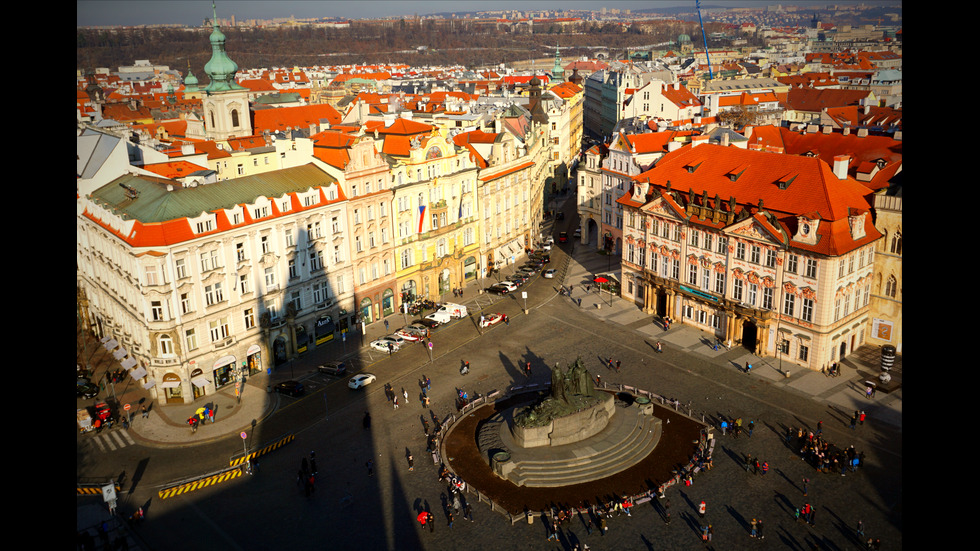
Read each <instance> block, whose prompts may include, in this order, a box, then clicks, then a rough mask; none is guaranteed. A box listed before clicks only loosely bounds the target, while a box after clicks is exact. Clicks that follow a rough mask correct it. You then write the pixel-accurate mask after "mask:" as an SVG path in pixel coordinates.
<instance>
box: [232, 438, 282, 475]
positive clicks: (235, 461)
mask: <svg viewBox="0 0 980 551" xmlns="http://www.w3.org/2000/svg"><path fill="white" fill-rule="evenodd" d="M295 438H296V435H295V434H287V435H286V436H283V437H282V438H280V439H278V440H276V441H274V442H272V443H271V444H267V445H265V446H262V447H261V448H259V449H257V450H255V451H254V452H251V453H249V454H248V455H242V456H241V457H232V458H231V462H230V463H231V465H230V466H232V467H237V466H239V465H241V464H242V463H244V462H245V461H246V460H251V459H254V458H256V457H258V456H260V455H264V454H267V453H269V452H271V451H273V450H277V449H279V448H281V447H282V446H284V445H286V444H288V443H290V442H292V441H293V439H295Z"/></svg>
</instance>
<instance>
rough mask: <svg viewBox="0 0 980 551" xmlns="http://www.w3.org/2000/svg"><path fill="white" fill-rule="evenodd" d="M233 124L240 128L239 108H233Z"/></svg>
mask: <svg viewBox="0 0 980 551" xmlns="http://www.w3.org/2000/svg"><path fill="white" fill-rule="evenodd" d="M231 125H232V126H233V127H235V128H238V109H232V110H231Z"/></svg>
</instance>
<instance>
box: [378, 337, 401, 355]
mask: <svg viewBox="0 0 980 551" xmlns="http://www.w3.org/2000/svg"><path fill="white" fill-rule="evenodd" d="M403 344H405V339H403V338H401V337H399V336H397V335H388V336H385V337H381V338H380V339H378V340H376V341H371V348H373V349H375V350H380V351H381V352H389V351H392V352H394V351H397V350H398V349H400V348H401V347H402V345H403Z"/></svg>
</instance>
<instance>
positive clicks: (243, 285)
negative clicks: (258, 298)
mask: <svg viewBox="0 0 980 551" xmlns="http://www.w3.org/2000/svg"><path fill="white" fill-rule="evenodd" d="M238 290H239V292H241V294H243V295H244V294H245V293H248V292H249V291H251V290H252V286H251V285H249V282H248V274H242V275H240V276H238Z"/></svg>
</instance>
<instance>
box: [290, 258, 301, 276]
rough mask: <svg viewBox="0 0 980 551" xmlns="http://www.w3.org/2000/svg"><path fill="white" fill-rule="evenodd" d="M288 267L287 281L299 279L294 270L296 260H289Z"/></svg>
mask: <svg viewBox="0 0 980 551" xmlns="http://www.w3.org/2000/svg"><path fill="white" fill-rule="evenodd" d="M288 267H289V268H288V269H289V279H296V278H297V277H299V273H298V271H297V270H296V259H295V258H290V259H289V262H288Z"/></svg>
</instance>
